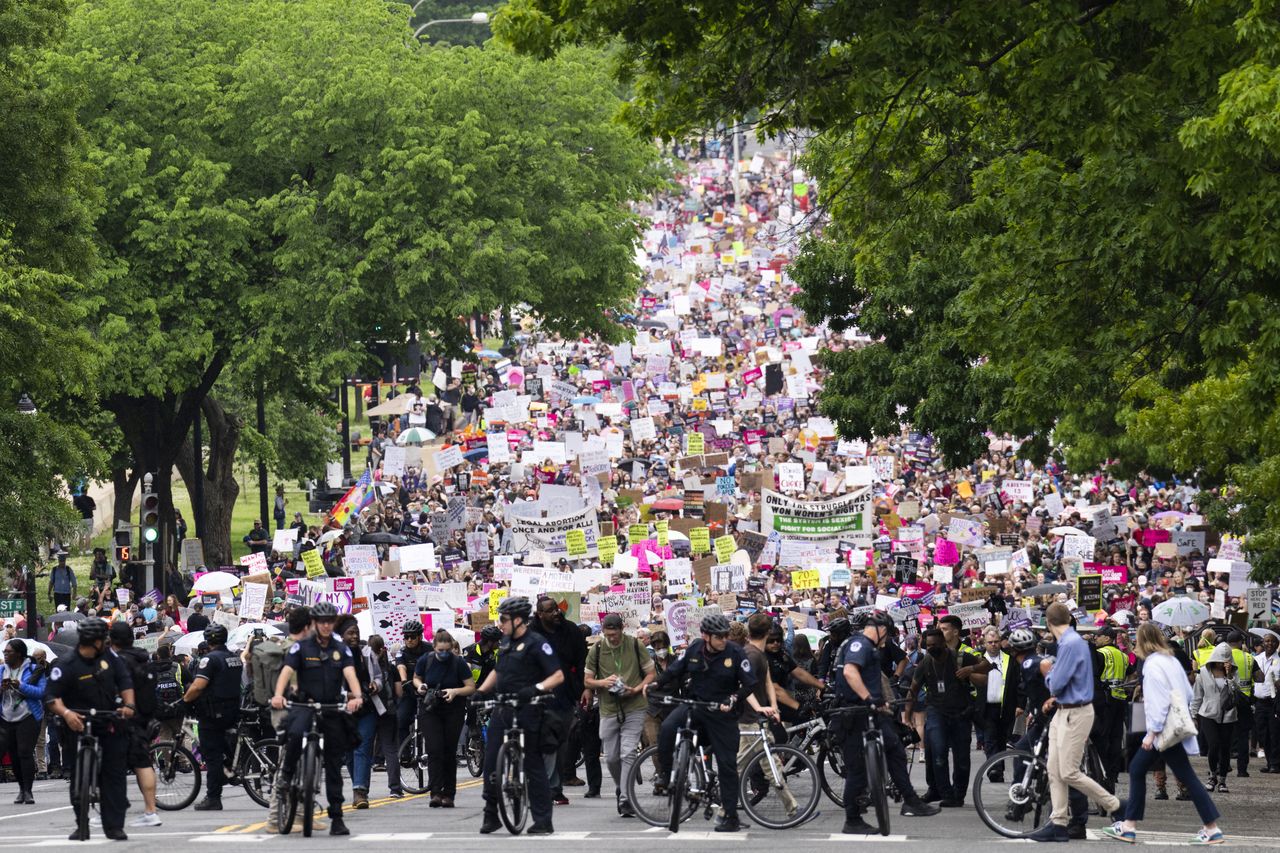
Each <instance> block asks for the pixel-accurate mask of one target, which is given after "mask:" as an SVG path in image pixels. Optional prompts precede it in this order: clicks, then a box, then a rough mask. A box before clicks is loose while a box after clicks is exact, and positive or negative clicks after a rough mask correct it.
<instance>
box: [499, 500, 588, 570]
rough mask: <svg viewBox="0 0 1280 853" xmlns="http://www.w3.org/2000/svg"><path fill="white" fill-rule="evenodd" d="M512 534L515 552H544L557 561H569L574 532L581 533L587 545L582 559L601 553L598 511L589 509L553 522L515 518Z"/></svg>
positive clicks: (546, 519)
mask: <svg viewBox="0 0 1280 853" xmlns="http://www.w3.org/2000/svg"><path fill="white" fill-rule="evenodd" d="M509 530H510V533H511V550H513V551H543V552H545V553H546V554H548V555H549V556H551V557H552V558H555V559H559V558H561V557H568V555H569V551H568V546H567V545H566V544H565V535H566V534H567V533H568V532H569V531H570V530H581V531H582V532H583V535H584V536H585V537H586V545H587V550H586V551H585V552H584V553H583V554H582V555H581V556H586V557H594V556H596V555H597V554H598V553H599V552H598V550H597V546H596V540H597V538H598V536H599V530H600V528H599V524H598V522H597V521H596V512H595V510H594V509H591V508H589V507H588V508H586V509H583V510H579V511H578V512H571V513H568V514H565V515H561V516H556V517H552V518H515V519H512V521H511V526H510V528H509Z"/></svg>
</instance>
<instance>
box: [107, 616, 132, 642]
mask: <svg viewBox="0 0 1280 853" xmlns="http://www.w3.org/2000/svg"><path fill="white" fill-rule="evenodd" d="M107 634H108V636H110V637H111V644H112V645H115V646H119V647H120V648H122V649H128V648H131V647H132V646H133V629H132V628H130V627H129V625H128V623H126V622H121V621H120V620H119V619H117V620H116V621H115V622H112V623H111V627H110V628H108V629H107Z"/></svg>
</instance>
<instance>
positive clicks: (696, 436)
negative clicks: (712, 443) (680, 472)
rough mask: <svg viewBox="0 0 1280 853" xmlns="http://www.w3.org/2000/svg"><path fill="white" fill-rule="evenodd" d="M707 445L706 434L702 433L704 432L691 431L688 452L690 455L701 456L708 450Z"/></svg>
mask: <svg viewBox="0 0 1280 853" xmlns="http://www.w3.org/2000/svg"><path fill="white" fill-rule="evenodd" d="M706 447H707V442H706V439H705V438H704V436H703V435H702V433H700V432H691V433H689V448H688V453H689V455H690V456H701V455H702V454H703V453H705V452H706Z"/></svg>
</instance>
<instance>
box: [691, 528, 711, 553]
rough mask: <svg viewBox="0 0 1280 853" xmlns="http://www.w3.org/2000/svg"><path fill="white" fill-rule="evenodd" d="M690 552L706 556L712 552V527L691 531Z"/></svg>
mask: <svg viewBox="0 0 1280 853" xmlns="http://www.w3.org/2000/svg"><path fill="white" fill-rule="evenodd" d="M689 550H690V551H692V552H693V553H695V554H705V553H707V552H708V551H710V550H711V528H710V527H695V528H693V529H692V530H690V531H689Z"/></svg>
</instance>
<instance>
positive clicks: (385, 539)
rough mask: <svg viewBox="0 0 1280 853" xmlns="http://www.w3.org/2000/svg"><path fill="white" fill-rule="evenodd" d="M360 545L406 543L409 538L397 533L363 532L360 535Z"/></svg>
mask: <svg viewBox="0 0 1280 853" xmlns="http://www.w3.org/2000/svg"><path fill="white" fill-rule="evenodd" d="M360 544H361V545H407V544H409V539H408V537H406V536H401V535H400V534H399V533H381V532H380V533H365V534H362V535H361V536H360Z"/></svg>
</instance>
